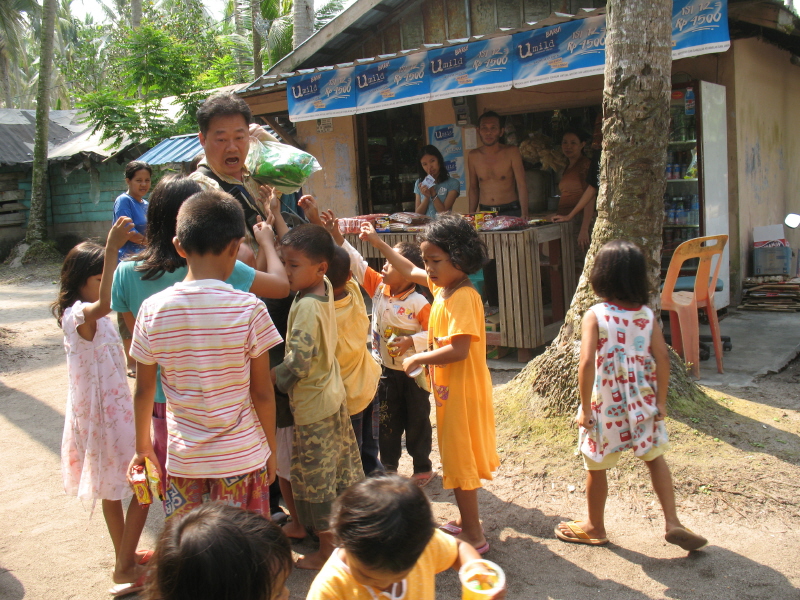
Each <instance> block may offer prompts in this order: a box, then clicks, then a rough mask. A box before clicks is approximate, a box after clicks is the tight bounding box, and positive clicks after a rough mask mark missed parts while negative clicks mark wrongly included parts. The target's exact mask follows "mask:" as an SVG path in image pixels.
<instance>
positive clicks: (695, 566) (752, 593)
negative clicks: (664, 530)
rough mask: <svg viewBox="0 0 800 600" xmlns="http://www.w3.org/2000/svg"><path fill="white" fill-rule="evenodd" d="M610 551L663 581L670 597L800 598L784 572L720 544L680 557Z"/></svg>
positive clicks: (618, 550)
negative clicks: (658, 556) (659, 556)
mask: <svg viewBox="0 0 800 600" xmlns="http://www.w3.org/2000/svg"><path fill="white" fill-rule="evenodd" d="M608 550H609V551H610V552H613V553H614V554H616V555H617V556H619V557H620V558H623V559H625V560H627V561H629V562H631V563H633V564H637V565H639V566H640V567H641V568H642V571H643V572H644V573H645V574H646V575H647V576H648V577H650V578H651V579H653V580H655V581H658V582H659V583H661V584H663V585H664V586H665V587H666V588H667V589H666V591H665V592H664V594H665V595H666V596H667V597H668V598H693V599H697V600H701V599H704V598H708V599H717V598H720V599H721V598H725V599H727V600H733V599H736V600H763V599H764V598H785V599H787V600H788V599H790V598H793V599H795V600H797V599H798V598H800V591H798V590H797V588H795V587H794V586H793V585H792V583H791V582H790V581H789V580H788V579H787V578H786V577H785V576H784V575H783V574H781V573H779V572H778V571H776V570H774V569H772V568H770V567H767V566H765V565H762V564H760V563H757V562H755V561H753V560H750V559H749V558H746V557H744V556H742V555H741V554H737V553H736V552H732V551H730V550H728V549H726V548H722V547H719V546H707V547H706V548H704V549H703V550H701V551H699V552H689V553H688V554H687V555H685V556H681V557H678V558H653V557H650V556H646V555H644V554H641V553H639V552H636V551H634V550H629V549H627V548H621V547H619V546H614V545H609V547H608ZM698 584H702V585H698Z"/></svg>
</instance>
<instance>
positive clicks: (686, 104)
mask: <svg viewBox="0 0 800 600" xmlns="http://www.w3.org/2000/svg"><path fill="white" fill-rule="evenodd" d="M694 104H695V103H694V89H693V88H690V87H687V88H686V95H685V96H684V97H683V109H684V110H683V112H684V114H685V115H687V116H694Z"/></svg>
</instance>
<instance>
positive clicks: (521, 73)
mask: <svg viewBox="0 0 800 600" xmlns="http://www.w3.org/2000/svg"><path fill="white" fill-rule="evenodd" d="M605 47H606V16H605V15H599V16H596V17H589V18H587V19H578V20H575V21H565V22H564V23H560V24H558V25H552V26H550V27H544V28H541V29H534V30H531V31H521V32H519V33H515V34H514V35H513V36H500V37H496V38H489V39H483V40H477V41H473V42H468V43H463V44H456V45H453V46H448V47H446V48H437V49H435V50H429V51H426V52H414V53H411V54H408V55H406V56H402V57H400V58H393V59H391V60H383V61H375V62H370V63H368V64H364V65H357V66H354V67H353V66H351V67H344V68H341V69H330V70H324V71H319V72H316V73H309V74H304V75H298V76H295V77H290V78H289V79H288V87H287V96H288V101H289V117H290V119H291V120H292V121H295V122H296V121H305V120H310V119H320V118H325V117H339V116H346V115H352V114H355V113H365V112H370V111H374V110H383V109H387V108H393V107H396V106H405V105H407V104H420V103H422V102H425V101H427V100H429V99H440V98H452V97H457V96H464V95H468V94H478V93H486V92H497V91H503V90H508V89H510V88H511V87H512V84H513V86H514V87H517V88H523V87H528V86H531V85H538V84H542V83H548V82H552V81H561V80H566V79H575V78H578V77H586V76H588V75H599V74H601V73H603V70H604V68H605ZM729 47H730V37H729V32H728V3H727V0H674V1H673V9H672V58H673V59H678V58H686V57H688V56H697V55H700V54H708V53H712V52H724V51H725V50H727V49H728V48H729Z"/></svg>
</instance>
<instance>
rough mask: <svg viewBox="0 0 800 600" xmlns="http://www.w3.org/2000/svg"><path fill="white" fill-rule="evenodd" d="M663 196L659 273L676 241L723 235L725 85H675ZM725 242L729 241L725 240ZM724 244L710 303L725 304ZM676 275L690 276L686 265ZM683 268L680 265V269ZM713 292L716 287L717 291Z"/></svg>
mask: <svg viewBox="0 0 800 600" xmlns="http://www.w3.org/2000/svg"><path fill="white" fill-rule="evenodd" d="M670 117H671V121H670V123H671V124H670V141H669V145H668V147H667V167H666V179H667V188H666V192H665V194H664V245H663V249H662V254H661V269H662V274H663V275H666V272H667V269H668V268H669V263H670V260H671V259H672V253H673V252H674V250H675V248H677V247H678V246H679V245H680V244H681V243H682V242H685V241H687V240H690V239H693V238H696V237H702V236H706V235H720V234H725V235H728V234H729V232H728V158H727V156H728V136H727V120H726V108H725V87H724V86H721V85H716V84H714V83H708V82H706V81H693V82H690V83H685V84H677V85H676V86H675V87H674V88H673V90H672V99H671V101H670ZM729 242H730V240H729ZM729 255H730V253H729V244H728V245H726V247H725V251H724V252H723V254H722V265H721V266H720V270H719V280H720V281H721V282H722V290H721V291H717V293H716V295H715V297H714V304H715V306H716V308H717V309H721V308H724V307H726V306H728V304H729V303H730V267H729V264H730V263H729ZM686 265H689V266H688V268H686V269H685V270H684V271H683V272H681V275H692V274H693V272H692V269H691V263H686ZM686 265H684V266H685V267H686ZM717 289H718V290H719V285H718V287H717Z"/></svg>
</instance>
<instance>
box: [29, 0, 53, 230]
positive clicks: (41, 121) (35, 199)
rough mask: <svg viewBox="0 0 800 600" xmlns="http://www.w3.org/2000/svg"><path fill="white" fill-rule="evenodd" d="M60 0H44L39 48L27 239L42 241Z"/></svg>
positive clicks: (45, 211)
mask: <svg viewBox="0 0 800 600" xmlns="http://www.w3.org/2000/svg"><path fill="white" fill-rule="evenodd" d="M56 6H57V0H44V5H43V7H42V13H43V14H42V32H41V35H42V45H41V51H40V52H39V56H40V61H39V65H40V67H39V85H38V88H37V91H36V139H35V141H34V145H33V175H32V179H33V181H32V184H31V210H30V214H29V215H28V231H27V233H26V235H25V241H26V242H27V243H29V244H32V243H34V242H40V241H43V240H44V239H45V237H46V236H47V194H46V186H47V138H48V134H49V126H50V92H51V90H50V80H51V79H52V74H53V39H54V38H55V23H56Z"/></svg>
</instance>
